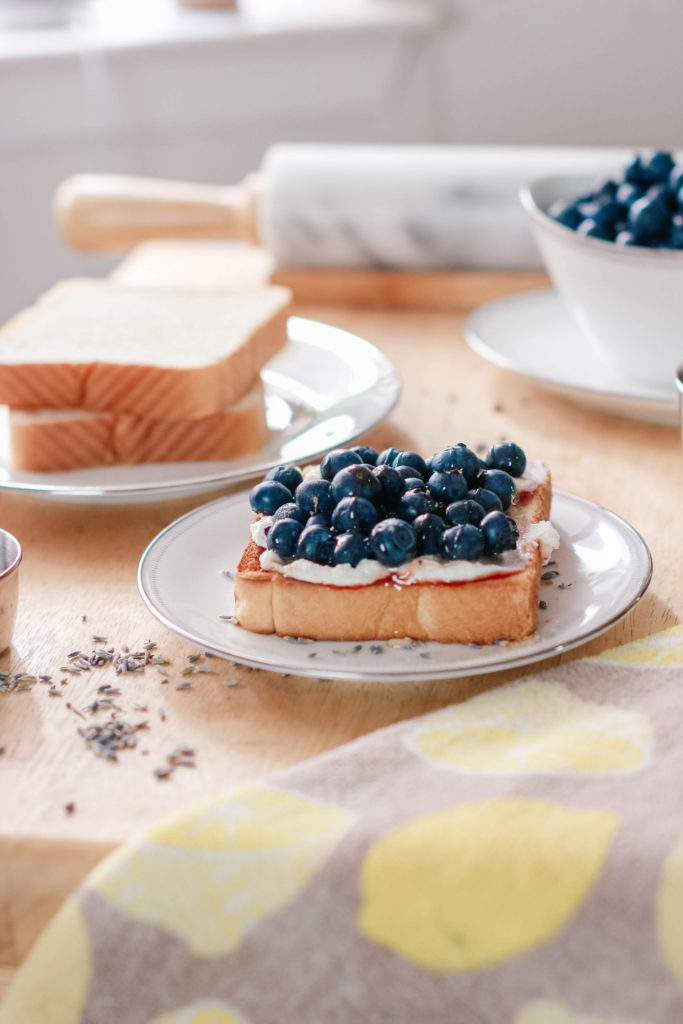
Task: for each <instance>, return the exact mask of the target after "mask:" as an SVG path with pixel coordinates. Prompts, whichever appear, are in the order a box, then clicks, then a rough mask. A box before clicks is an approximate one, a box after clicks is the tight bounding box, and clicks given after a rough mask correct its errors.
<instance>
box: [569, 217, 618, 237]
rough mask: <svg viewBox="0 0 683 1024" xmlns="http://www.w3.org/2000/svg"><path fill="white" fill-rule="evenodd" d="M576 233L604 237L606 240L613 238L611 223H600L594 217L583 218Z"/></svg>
mask: <svg viewBox="0 0 683 1024" xmlns="http://www.w3.org/2000/svg"><path fill="white" fill-rule="evenodd" d="M576 233H577V235H583V236H584V238H602V239H603V240H604V241H606V242H609V241H611V239H612V232H611V231H610V228H609V225H607V224H601V223H599V222H598V221H597V220H595V218H594V217H586V219H585V220H582V221H581V223H580V224H579V226H578V228H577V229H576Z"/></svg>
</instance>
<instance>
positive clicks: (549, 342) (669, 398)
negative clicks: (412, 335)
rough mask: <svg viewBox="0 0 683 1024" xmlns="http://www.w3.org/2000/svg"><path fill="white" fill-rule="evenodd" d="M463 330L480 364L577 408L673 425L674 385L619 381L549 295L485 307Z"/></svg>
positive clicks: (543, 293) (675, 419)
mask: <svg viewBox="0 0 683 1024" xmlns="http://www.w3.org/2000/svg"><path fill="white" fill-rule="evenodd" d="M464 330H465V340H466V341H467V344H468V345H469V346H470V348H472V349H473V350H474V351H475V352H477V353H478V354H479V355H480V356H483V357H484V359H488V360H489V361H490V362H492V363H495V364H496V365H497V366H502V367H503V368H504V369H505V370H510V371H511V372H512V373H519V374H521V375H523V376H525V377H530V378H532V379H533V380H536V381H538V382H539V383H540V384H543V385H544V386H545V387H548V388H551V389H552V390H553V391H557V392H560V393H561V394H563V395H565V396H566V397H568V398H571V399H573V400H574V401H576V402H579V403H580V404H581V405H585V406H588V407H589V408H591V409H598V410H599V411H600V412H610V413H614V414H616V415H619V416H628V417H630V418H632V419H638V420H647V421H648V422H650V423H662V424H666V425H667V426H677V425H678V402H677V397H676V386H675V382H674V381H672V382H671V388H670V389H669V388H664V389H662V390H657V389H655V388H651V387H648V386H643V385H642V384H639V383H638V382H637V381H634V380H631V379H629V378H627V377H622V376H620V375H619V373H618V372H617V371H616V370H615V369H613V368H612V367H610V366H608V365H607V363H605V362H603V361H602V360H601V358H600V357H599V355H598V354H597V353H596V352H595V351H594V349H593V348H592V346H591V344H590V342H589V341H588V340H587V339H586V338H585V337H584V335H583V334H582V333H581V331H580V330H579V328H578V326H577V325H576V323H575V321H574V319H573V318H572V315H571V313H570V312H569V310H568V309H567V308H566V306H565V305H564V303H563V302H562V299H561V298H560V297H559V295H558V294H557V292H555V291H553V290H552V289H549V288H548V289H543V290H542V291H531V292H522V293H521V294H520V295H510V296H506V297H505V298H502V299H494V300H493V301H492V302H487V303H485V304H484V305H483V306H480V307H479V308H478V309H475V310H474V312H473V313H471V314H470V316H469V317H468V318H467V320H466V322H465V329H464Z"/></svg>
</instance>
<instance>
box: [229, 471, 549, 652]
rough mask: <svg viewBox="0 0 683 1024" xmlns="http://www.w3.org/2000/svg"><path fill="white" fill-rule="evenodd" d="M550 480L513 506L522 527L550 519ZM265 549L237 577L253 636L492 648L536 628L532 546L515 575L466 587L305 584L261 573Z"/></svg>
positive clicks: (241, 608)
mask: <svg viewBox="0 0 683 1024" xmlns="http://www.w3.org/2000/svg"><path fill="white" fill-rule="evenodd" d="M550 499H551V483H550V475H549V474H548V477H547V479H546V480H545V481H544V482H543V483H542V484H541V485H540V486H539V487H538V488H537V489H536V491H534V492H533V493H532V494H531V495H530V496H527V497H526V500H522V501H520V503H519V504H518V505H517V506H516V507H515V509H514V512H513V517H514V518H515V519H516V521H517V522H518V523H519V525H520V526H522V525H525V524H530V523H536V522H541V521H543V520H546V519H548V518H549V516H550ZM262 550H263V549H262V548H260V547H258V545H256V544H255V543H254V541H253V540H251V539H250V540H249V542H248V544H247V545H246V547H245V549H244V551H243V553H242V557H241V559H240V562H239V565H238V567H237V572H236V574H235V616H236V619H237V622H238V623H239V625H241V626H243V627H244V628H245V629H248V630H250V631H251V632H255V633H277V634H278V635H279V636H302V637H309V638H311V639H313V640H339V641H341V640H359V641H360V640H388V639H391V638H394V637H410V638H412V639H414V640H425V641H429V640H434V641H438V642H439V643H462V644H471V643H474V644H492V643H495V642H496V641H500V640H510V641H512V640H521V639H523V638H524V637H528V636H530V635H531V634H532V633H533V632H534V630H535V629H536V627H537V625H538V591H539V585H540V578H541V568H542V557H541V551H540V547H539V545H538V544H536V545H535V548H534V550H533V553H532V556H531V560H530V561H529V562H528V563H527V565H526V567H525V568H524V569H522V570H520V571H519V572H515V573H510V574H506V575H503V574H501V575H498V576H491V577H486V578H484V579H480V580H473V581H469V582H465V583H425V582H416V583H406V582H405V581H403V580H401V578H400V576H398V575H397V574H396V573H394V574H392V575H390V576H389V577H388V578H387V579H383V580H379V581H378V582H376V583H371V584H369V585H367V586H358V587H337V586H334V587H333V586H327V585H321V584H317V583H308V582H305V581H302V580H296V579H293V578H291V577H287V576H284V575H282V573H278V572H271V571H268V570H264V569H262V568H261V565H260V561H259V557H260V554H261V551H262Z"/></svg>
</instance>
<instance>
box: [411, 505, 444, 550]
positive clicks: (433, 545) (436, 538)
mask: <svg viewBox="0 0 683 1024" xmlns="http://www.w3.org/2000/svg"><path fill="white" fill-rule="evenodd" d="M412 525H413V529H414V530H415V536H416V537H417V552H418V554H420V555H440V554H441V537H442V534H443V532H444V530H445V529H446V524H445V522H444V521H443V519H442V518H441V516H437V515H435V514H434V513H433V512H423V513H422V515H419V516H417V518H416V519H413V524H412Z"/></svg>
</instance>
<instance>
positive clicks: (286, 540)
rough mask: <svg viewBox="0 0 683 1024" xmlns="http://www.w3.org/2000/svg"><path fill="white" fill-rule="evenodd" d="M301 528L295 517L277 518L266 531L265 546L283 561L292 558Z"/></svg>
mask: <svg viewBox="0 0 683 1024" xmlns="http://www.w3.org/2000/svg"><path fill="white" fill-rule="evenodd" d="M302 530H303V526H302V525H301V523H300V522H298V520H296V519H279V520H278V521H277V522H276V523H273V525H272V526H271V528H270V530H269V531H268V536H267V537H266V547H267V548H268V549H269V550H270V551H274V552H275V554H276V555H279V556H280V558H281V559H282V560H283V561H287V560H288V559H290V558H294V556H295V554H296V550H297V545H298V542H299V535H300V533H301V531H302Z"/></svg>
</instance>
